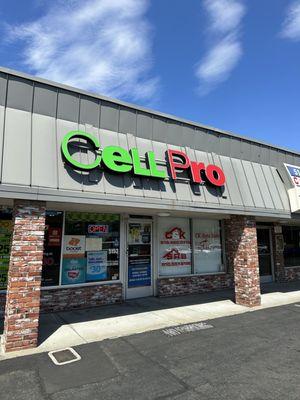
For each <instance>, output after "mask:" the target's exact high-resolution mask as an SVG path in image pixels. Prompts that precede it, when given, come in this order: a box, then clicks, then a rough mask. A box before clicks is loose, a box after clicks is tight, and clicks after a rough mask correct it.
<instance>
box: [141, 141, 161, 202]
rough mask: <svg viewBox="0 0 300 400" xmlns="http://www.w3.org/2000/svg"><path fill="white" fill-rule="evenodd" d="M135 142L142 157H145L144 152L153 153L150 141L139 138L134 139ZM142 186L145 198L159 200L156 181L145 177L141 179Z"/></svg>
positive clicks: (157, 182)
mask: <svg viewBox="0 0 300 400" xmlns="http://www.w3.org/2000/svg"><path fill="white" fill-rule="evenodd" d="M135 140H136V146H137V148H138V149H139V153H140V154H141V155H142V156H143V157H144V156H145V154H146V152H148V151H153V145H152V141H151V140H147V139H142V138H139V137H136V139H135ZM145 165H146V164H145ZM160 169H162V168H160ZM142 186H143V189H144V196H145V197H152V198H157V199H160V198H161V196H160V189H159V180H158V179H153V178H146V177H145V178H142Z"/></svg>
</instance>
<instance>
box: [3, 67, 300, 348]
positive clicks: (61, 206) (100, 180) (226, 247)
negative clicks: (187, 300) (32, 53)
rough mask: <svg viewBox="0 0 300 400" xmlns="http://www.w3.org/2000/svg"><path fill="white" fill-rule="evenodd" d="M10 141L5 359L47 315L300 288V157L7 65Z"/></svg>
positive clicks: (253, 300)
mask: <svg viewBox="0 0 300 400" xmlns="http://www.w3.org/2000/svg"><path fill="white" fill-rule="evenodd" d="M0 140H1V146H0V157H1V163H0V166H1V167H0V173H1V191H0V305H1V306H2V310H3V313H4V314H5V321H6V322H5V330H4V335H3V344H4V347H5V349H6V350H7V351H10V350H14V349H19V348H26V347H32V346H35V345H36V343H37V338H38V323H39V314H40V313H41V312H52V311H58V310H68V309H76V308H84V307H94V306H100V305H104V304H113V303H117V302H122V301H125V300H127V299H133V298H137V297H145V296H175V295H176V296H177V295H184V294H191V293H201V292H205V291H209V290H217V289H222V288H234V290H235V295H236V302H237V303H238V304H243V305H247V306H250V307H251V306H255V305H259V304H260V284H261V283H267V282H272V281H282V282H288V281H292V280H296V279H300V250H299V249H300V219H299V218H298V215H299V212H300V202H299V198H300V197H299V194H300V192H299V191H300V167H298V166H300V155H299V154H297V153H292V152H290V151H288V150H285V149H279V148H275V147H272V146H270V145H266V144H264V143H258V142H256V141H252V140H251V139H247V138H242V137H238V136H236V135H233V134H230V133H226V132H222V131H219V130H216V129H212V128H208V127H204V126H201V125H198V124H194V123H191V122H188V121H184V120H180V119H176V118H174V117H171V116H168V115H162V114H159V113H155V112H152V111H149V110H145V109H142V108H139V107H135V106H132V105H128V104H125V103H122V102H118V101H113V100H109V99H106V98H102V97H100V96H95V95H92V94H89V93H85V92H83V91H80V90H77V89H74V88H68V87H64V86H62V85H59V84H56V83H53V82H47V81H45V80H42V79H38V78H33V77H28V76H25V75H23V74H20V73H17V72H12V71H8V70H4V69H3V70H1V71H0ZM18 310H23V311H24V312H22V313H19V312H18Z"/></svg>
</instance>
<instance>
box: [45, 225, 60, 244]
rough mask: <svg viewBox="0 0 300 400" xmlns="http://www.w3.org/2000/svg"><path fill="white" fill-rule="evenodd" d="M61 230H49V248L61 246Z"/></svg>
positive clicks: (52, 228) (51, 228) (50, 228)
mask: <svg viewBox="0 0 300 400" xmlns="http://www.w3.org/2000/svg"><path fill="white" fill-rule="evenodd" d="M60 241H61V228H54V227H51V226H50V227H49V228H48V246H60Z"/></svg>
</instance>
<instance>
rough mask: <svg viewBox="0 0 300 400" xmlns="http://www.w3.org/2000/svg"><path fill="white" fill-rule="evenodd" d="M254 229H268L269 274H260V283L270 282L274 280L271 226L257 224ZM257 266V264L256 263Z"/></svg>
mask: <svg viewBox="0 0 300 400" xmlns="http://www.w3.org/2000/svg"><path fill="white" fill-rule="evenodd" d="M256 229H257V230H258V229H268V231H269V241H270V257H271V272H272V273H271V275H265V276H264V275H260V274H259V279H260V283H272V282H275V269H274V249H273V236H272V226H271V225H257V226H256ZM258 268H259V264H258Z"/></svg>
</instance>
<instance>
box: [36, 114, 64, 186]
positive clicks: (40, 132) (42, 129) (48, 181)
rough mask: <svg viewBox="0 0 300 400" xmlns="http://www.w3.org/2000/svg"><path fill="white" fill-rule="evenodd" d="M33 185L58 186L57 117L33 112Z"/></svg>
mask: <svg viewBox="0 0 300 400" xmlns="http://www.w3.org/2000/svg"><path fill="white" fill-rule="evenodd" d="M32 185H34V186H43V187H51V188H57V186H58V182H57V148H56V122H55V118H51V117H48V116H46V115H41V114H32Z"/></svg>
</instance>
